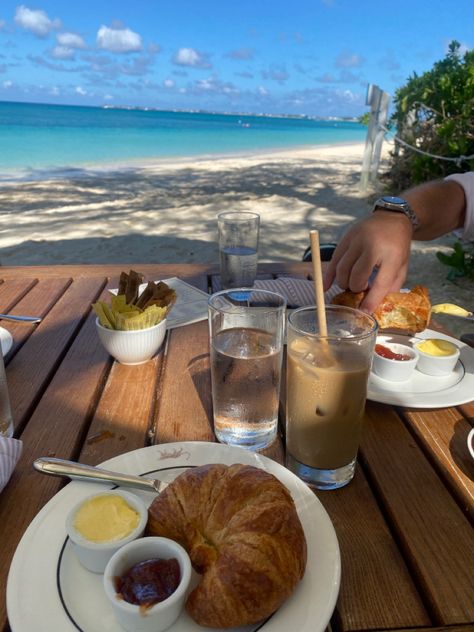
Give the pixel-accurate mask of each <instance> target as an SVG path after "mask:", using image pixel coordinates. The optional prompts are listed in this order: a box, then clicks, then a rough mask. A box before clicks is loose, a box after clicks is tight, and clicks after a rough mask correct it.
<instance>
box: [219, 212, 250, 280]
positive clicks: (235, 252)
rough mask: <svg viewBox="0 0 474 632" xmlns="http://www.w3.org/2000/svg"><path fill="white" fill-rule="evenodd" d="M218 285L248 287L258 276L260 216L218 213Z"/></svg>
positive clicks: (245, 213) (241, 213)
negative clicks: (219, 277)
mask: <svg viewBox="0 0 474 632" xmlns="http://www.w3.org/2000/svg"><path fill="white" fill-rule="evenodd" d="M217 228H218V233H219V258H220V270H221V285H222V287H223V288H224V289H228V288H235V287H251V286H252V285H253V283H254V281H255V278H256V276H257V258H258V235H259V228H260V216H259V215H258V214H257V213H250V212H247V211H235V212H234V211H228V212H225V213H220V214H219V215H218V216H217Z"/></svg>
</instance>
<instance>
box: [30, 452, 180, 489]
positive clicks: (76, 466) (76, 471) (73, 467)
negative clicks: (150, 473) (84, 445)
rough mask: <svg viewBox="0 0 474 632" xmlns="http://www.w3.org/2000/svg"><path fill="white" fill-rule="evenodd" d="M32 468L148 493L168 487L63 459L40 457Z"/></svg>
mask: <svg viewBox="0 0 474 632" xmlns="http://www.w3.org/2000/svg"><path fill="white" fill-rule="evenodd" d="M33 467H34V468H35V470H37V471H38V472H41V473H42V474H50V475H52V476H68V477H69V478H72V479H77V480H80V481H90V482H93V483H115V484H117V485H122V486H123V487H135V488H137V489H142V490H145V491H148V492H156V493H160V492H162V491H163V490H164V488H165V487H167V486H168V483H166V482H165V481H160V480H158V479H152V478H143V477H142V476H134V475H133V474H121V473H119V472H110V471H108V470H103V469H101V468H100V467H94V466H92V465H84V464H83V463H76V462H75V461H66V460H64V459H53V458H47V457H42V458H39V459H36V460H35V461H34V462H33Z"/></svg>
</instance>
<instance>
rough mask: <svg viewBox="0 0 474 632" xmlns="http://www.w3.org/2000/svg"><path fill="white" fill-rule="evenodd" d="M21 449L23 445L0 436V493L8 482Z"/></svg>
mask: <svg viewBox="0 0 474 632" xmlns="http://www.w3.org/2000/svg"><path fill="white" fill-rule="evenodd" d="M22 449H23V443H22V442H21V441H19V440H18V439H13V438H12V439H10V438H9V437H3V436H0V492H1V491H2V489H3V488H4V487H5V485H6V484H7V483H8V481H9V480H10V476H11V475H12V472H13V470H14V469H15V466H16V464H17V462H18V459H19V458H20V455H21V451H22Z"/></svg>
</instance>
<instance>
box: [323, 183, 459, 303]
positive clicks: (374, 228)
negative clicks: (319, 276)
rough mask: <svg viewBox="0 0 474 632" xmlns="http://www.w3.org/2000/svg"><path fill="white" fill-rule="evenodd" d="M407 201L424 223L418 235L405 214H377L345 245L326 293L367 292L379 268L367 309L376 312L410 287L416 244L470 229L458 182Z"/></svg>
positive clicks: (410, 193) (413, 193)
mask: <svg viewBox="0 0 474 632" xmlns="http://www.w3.org/2000/svg"><path fill="white" fill-rule="evenodd" d="M401 197H402V198H403V199H405V200H406V201H407V202H408V203H409V204H410V206H411V207H412V209H413V210H414V212H415V214H416V216H417V218H418V222H419V224H418V227H417V228H416V229H415V230H414V229H413V225H412V223H411V221H410V219H409V218H408V217H406V216H405V215H403V214H402V213H395V212H390V211H385V210H380V211H377V210H376V211H375V212H374V213H372V214H371V215H370V216H369V217H366V218H364V219H362V220H359V221H358V222H356V223H355V224H353V225H352V226H351V227H350V228H349V229H348V231H347V232H346V233H345V234H344V236H343V237H342V239H341V241H340V242H339V244H338V246H337V248H336V250H335V252H334V254H333V257H332V259H331V262H330V263H329V266H328V270H327V272H326V275H325V283H324V285H325V288H326V289H328V288H329V287H330V286H331V285H332V283H333V282H334V281H336V282H337V284H338V285H339V286H340V287H342V288H343V289H345V288H349V289H350V290H352V291H353V292H361V291H362V290H365V289H366V288H367V286H368V281H369V277H370V275H371V274H372V271H373V269H374V268H378V273H377V275H376V277H375V280H374V283H373V284H372V286H371V288H370V291H369V292H368V293H367V296H366V297H365V299H364V302H363V303H362V305H361V308H362V309H364V310H366V311H367V312H373V311H374V310H375V309H376V308H377V306H378V305H379V304H380V302H381V301H382V299H383V298H384V296H385V295H386V294H387V293H388V292H396V291H398V290H399V289H400V288H401V286H402V284H403V282H404V281H405V278H406V275H407V270H408V263H409V259H410V246H411V241H412V239H417V240H422V241H424V240H429V239H435V238H436V237H440V236H441V235H444V234H446V233H449V232H450V231H452V230H455V229H457V228H461V227H462V226H463V224H464V215H465V207H466V200H465V194H464V189H463V188H462V186H460V185H459V184H458V183H456V182H454V181H447V180H439V181H433V182H429V183H426V184H422V185H419V186H417V187H414V188H412V189H409V190H407V191H405V192H404V193H403V194H402V195H401Z"/></svg>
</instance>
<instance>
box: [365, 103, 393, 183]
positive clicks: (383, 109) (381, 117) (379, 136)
mask: <svg viewBox="0 0 474 632" xmlns="http://www.w3.org/2000/svg"><path fill="white" fill-rule="evenodd" d="M389 104H390V95H389V94H388V93H387V92H382V94H381V95H380V104H379V112H378V121H377V128H376V132H375V141H374V150H373V154H372V164H371V165H370V176H369V180H370V182H371V183H372V184H375V182H376V180H377V173H378V170H379V164H380V156H381V154H382V145H383V140H384V135H385V132H384V130H383V129H381V127H380V126H381V125H383V126H384V127H385V125H386V124H387V118H388V106H389Z"/></svg>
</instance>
